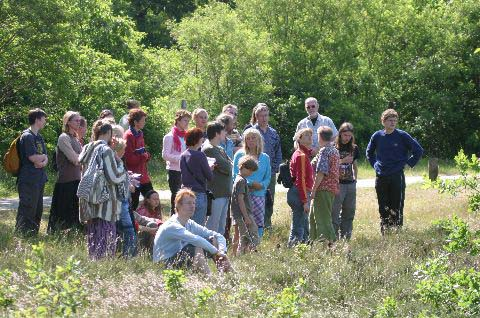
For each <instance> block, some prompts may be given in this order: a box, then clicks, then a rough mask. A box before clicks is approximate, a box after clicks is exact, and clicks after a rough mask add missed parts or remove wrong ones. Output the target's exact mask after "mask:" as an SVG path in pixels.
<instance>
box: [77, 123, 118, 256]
mask: <svg viewBox="0 0 480 318" xmlns="http://www.w3.org/2000/svg"><path fill="white" fill-rule="evenodd" d="M92 131H93V133H92V140H93V141H92V142H90V143H88V144H87V145H85V147H83V149H82V152H81V153H80V157H79V161H80V163H81V164H82V166H83V172H84V173H85V171H86V170H87V167H88V166H89V163H90V161H91V160H97V163H98V165H99V167H102V168H103V172H104V175H105V179H106V181H107V188H108V193H109V195H108V199H107V200H106V201H105V202H103V203H100V204H94V203H92V202H88V201H87V200H86V199H83V198H80V200H79V205H80V222H82V223H86V224H87V226H86V229H87V242H88V255H89V256H90V258H91V259H92V260H98V259H101V258H104V257H106V256H113V255H114V254H115V247H116V228H115V222H116V221H117V220H118V219H119V217H120V212H121V206H122V202H121V200H120V199H118V198H117V190H116V185H117V184H119V183H121V182H123V181H124V180H125V177H126V174H125V173H124V171H125V169H124V167H123V164H122V161H121V160H120V158H118V156H116V155H115V153H114V152H113V150H112V149H111V148H110V147H109V145H108V144H109V143H110V142H111V139H112V126H111V125H110V124H109V123H108V122H106V121H102V120H98V121H96V122H95V123H94V125H93V130H92ZM97 150H98V152H97ZM82 177H83V176H82ZM80 182H81V181H80ZM94 190H95V189H94Z"/></svg>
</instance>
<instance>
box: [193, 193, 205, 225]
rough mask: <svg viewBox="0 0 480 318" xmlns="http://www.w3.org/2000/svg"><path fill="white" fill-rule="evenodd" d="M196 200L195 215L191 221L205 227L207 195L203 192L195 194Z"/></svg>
mask: <svg viewBox="0 0 480 318" xmlns="http://www.w3.org/2000/svg"><path fill="white" fill-rule="evenodd" d="M195 196H196V197H197V199H196V200H195V213H193V217H192V220H193V221H195V223H197V224H200V225H201V226H205V221H206V219H207V194H206V193H203V192H195Z"/></svg>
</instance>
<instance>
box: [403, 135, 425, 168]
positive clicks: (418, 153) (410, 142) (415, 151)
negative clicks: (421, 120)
mask: <svg viewBox="0 0 480 318" xmlns="http://www.w3.org/2000/svg"><path fill="white" fill-rule="evenodd" d="M404 138H405V140H406V143H407V147H408V148H409V150H410V151H411V152H412V155H411V156H410V158H408V160H407V164H408V165H409V166H410V167H411V168H413V167H414V166H415V165H416V164H417V163H418V161H419V160H420V158H422V155H423V148H422V146H420V144H419V143H418V141H416V140H415V139H414V138H413V137H412V136H410V135H409V134H408V133H405V135H404Z"/></svg>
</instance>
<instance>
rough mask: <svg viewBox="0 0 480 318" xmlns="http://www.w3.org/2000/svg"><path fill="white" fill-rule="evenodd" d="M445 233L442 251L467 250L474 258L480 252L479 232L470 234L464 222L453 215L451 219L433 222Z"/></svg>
mask: <svg viewBox="0 0 480 318" xmlns="http://www.w3.org/2000/svg"><path fill="white" fill-rule="evenodd" d="M434 225H436V226H438V227H440V228H441V229H442V230H444V231H445V232H446V233H447V239H446V242H447V244H445V245H444V246H443V249H444V250H445V251H447V252H449V253H456V252H458V251H462V250H467V251H468V252H469V253H470V254H471V255H473V256H475V255H477V254H478V253H479V252H480V231H477V232H472V231H471V230H470V228H469V226H468V224H467V222H465V221H464V220H462V219H461V218H459V217H458V216H456V215H454V216H453V217H452V218H451V219H444V220H439V221H436V222H434Z"/></svg>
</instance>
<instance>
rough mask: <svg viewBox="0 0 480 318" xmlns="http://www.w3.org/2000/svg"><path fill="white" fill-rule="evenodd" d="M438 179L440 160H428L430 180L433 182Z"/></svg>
mask: <svg viewBox="0 0 480 318" xmlns="http://www.w3.org/2000/svg"><path fill="white" fill-rule="evenodd" d="M437 177H438V158H430V159H428V178H429V179H430V180H432V181H435V180H437Z"/></svg>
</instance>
